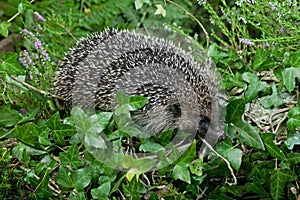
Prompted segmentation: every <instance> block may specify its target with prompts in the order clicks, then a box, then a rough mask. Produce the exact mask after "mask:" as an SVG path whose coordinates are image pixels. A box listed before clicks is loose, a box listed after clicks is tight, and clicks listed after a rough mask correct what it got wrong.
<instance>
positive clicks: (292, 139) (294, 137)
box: [284, 134, 300, 150]
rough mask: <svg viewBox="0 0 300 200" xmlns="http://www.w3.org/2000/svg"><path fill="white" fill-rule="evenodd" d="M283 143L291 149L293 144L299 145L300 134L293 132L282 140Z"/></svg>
mask: <svg viewBox="0 0 300 200" xmlns="http://www.w3.org/2000/svg"><path fill="white" fill-rule="evenodd" d="M284 144H285V145H286V147H287V148H288V149H289V150H292V149H293V148H294V146H295V145H300V134H294V135H291V136H289V137H288V139H286V140H285V141H284Z"/></svg>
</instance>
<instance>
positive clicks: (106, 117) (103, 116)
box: [96, 112, 113, 133]
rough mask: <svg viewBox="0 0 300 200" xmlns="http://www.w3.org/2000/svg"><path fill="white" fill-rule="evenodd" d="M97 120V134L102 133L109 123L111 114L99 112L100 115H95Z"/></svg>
mask: <svg viewBox="0 0 300 200" xmlns="http://www.w3.org/2000/svg"><path fill="white" fill-rule="evenodd" d="M96 115H97V118H98V125H99V127H98V130H97V131H98V132H99V133H100V132H102V131H103V130H104V129H105V128H106V126H107V125H108V124H109V121H110V119H111V117H112V115H113V113H112V112H100V113H97V114H96Z"/></svg>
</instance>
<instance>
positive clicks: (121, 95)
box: [116, 90, 129, 105]
mask: <svg viewBox="0 0 300 200" xmlns="http://www.w3.org/2000/svg"><path fill="white" fill-rule="evenodd" d="M116 102H117V103H118V104H119V105H125V104H128V102H129V96H128V95H127V94H126V93H125V92H124V91H123V90H118V91H117V94H116Z"/></svg>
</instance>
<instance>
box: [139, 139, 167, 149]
mask: <svg viewBox="0 0 300 200" xmlns="http://www.w3.org/2000/svg"><path fill="white" fill-rule="evenodd" d="M139 150H140V151H143V152H159V151H163V150H164V147H163V146H161V145H160V144H157V143H155V142H151V141H148V140H147V141H146V142H145V143H143V144H141V145H140V147H139Z"/></svg>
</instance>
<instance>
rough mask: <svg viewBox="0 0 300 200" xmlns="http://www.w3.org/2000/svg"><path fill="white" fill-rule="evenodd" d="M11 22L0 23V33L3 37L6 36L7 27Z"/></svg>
mask: <svg viewBox="0 0 300 200" xmlns="http://www.w3.org/2000/svg"><path fill="white" fill-rule="evenodd" d="M10 25H11V23H10V22H2V23H1V24H0V34H1V35H3V36H4V37H7V36H8V28H9V27H10Z"/></svg>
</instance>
